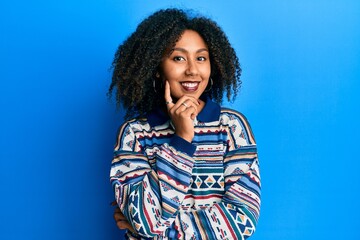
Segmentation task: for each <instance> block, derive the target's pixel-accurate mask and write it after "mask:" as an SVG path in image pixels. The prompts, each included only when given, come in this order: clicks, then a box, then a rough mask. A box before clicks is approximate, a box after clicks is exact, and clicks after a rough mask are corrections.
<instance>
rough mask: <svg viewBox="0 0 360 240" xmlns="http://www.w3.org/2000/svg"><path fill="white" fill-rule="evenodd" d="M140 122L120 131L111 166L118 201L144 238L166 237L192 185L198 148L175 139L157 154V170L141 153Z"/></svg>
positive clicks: (111, 178)
mask: <svg viewBox="0 0 360 240" xmlns="http://www.w3.org/2000/svg"><path fill="white" fill-rule="evenodd" d="M139 126H140V125H139V124H138V123H136V122H132V123H126V124H124V125H123V127H122V128H121V129H120V132H119V137H118V142H117V144H116V146H115V151H114V159H113V161H112V165H111V172H110V180H111V183H112V186H113V188H114V191H115V198H116V200H117V202H118V205H119V207H120V210H121V211H122V212H123V213H124V215H125V216H126V218H127V219H128V220H129V222H130V223H131V225H132V226H133V228H134V229H135V230H136V232H137V233H138V234H140V235H142V236H144V237H154V236H156V235H164V234H165V233H164V232H165V231H166V229H167V228H168V227H169V226H170V225H171V224H172V223H173V221H174V220H175V213H176V212H177V211H178V208H179V207H180V205H181V202H182V201H183V199H184V197H185V194H186V192H187V189H188V187H189V184H190V178H191V172H192V167H193V164H194V160H193V158H192V155H193V153H194V151H195V147H194V146H193V145H192V144H190V143H188V142H187V141H185V140H183V139H181V138H180V137H177V136H173V137H172V139H171V141H170V142H169V144H163V145H161V146H160V147H159V150H158V151H157V152H156V153H154V157H155V158H156V163H155V165H154V167H153V168H151V166H150V164H149V159H148V157H147V156H145V155H144V154H143V153H142V152H141V146H140V145H139V141H138V139H137V137H136V134H135V132H134V129H139Z"/></svg>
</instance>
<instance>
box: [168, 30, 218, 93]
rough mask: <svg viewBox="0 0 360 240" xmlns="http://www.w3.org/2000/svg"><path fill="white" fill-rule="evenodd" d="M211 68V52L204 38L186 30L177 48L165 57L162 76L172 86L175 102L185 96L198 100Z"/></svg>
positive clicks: (204, 87)
mask: <svg viewBox="0 0 360 240" xmlns="http://www.w3.org/2000/svg"><path fill="white" fill-rule="evenodd" d="M210 72H211V66H210V58H209V50H208V47H207V46H206V43H205V42H204V40H203V39H202V37H201V36H200V35H199V34H198V33H197V32H195V31H193V30H185V31H184V33H183V34H182V35H181V38H180V39H179V41H178V42H177V43H176V45H175V47H174V48H172V49H170V50H169V51H168V52H167V53H166V54H165V56H164V57H163V60H162V64H161V75H162V78H163V80H164V81H168V82H169V84H170V90H171V95H172V97H173V99H174V100H177V99H179V98H181V97H182V96H184V95H189V96H192V97H195V98H196V99H198V98H199V97H200V96H201V94H202V93H203V92H204V90H205V89H206V86H207V84H208V81H209V78H210Z"/></svg>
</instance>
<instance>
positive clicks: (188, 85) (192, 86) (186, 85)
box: [181, 82, 200, 92]
mask: <svg viewBox="0 0 360 240" xmlns="http://www.w3.org/2000/svg"><path fill="white" fill-rule="evenodd" d="M199 85H200V82H181V86H182V88H183V89H184V90H185V91H187V92H195V91H196V90H197V89H198V87H199Z"/></svg>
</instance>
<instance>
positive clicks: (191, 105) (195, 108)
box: [174, 100, 198, 116]
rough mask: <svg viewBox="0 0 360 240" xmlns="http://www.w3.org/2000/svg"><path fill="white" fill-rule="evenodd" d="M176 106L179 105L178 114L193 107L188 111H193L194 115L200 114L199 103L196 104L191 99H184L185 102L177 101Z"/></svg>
mask: <svg viewBox="0 0 360 240" xmlns="http://www.w3.org/2000/svg"><path fill="white" fill-rule="evenodd" d="M177 106H178V107H177ZM176 107H177V109H176V111H175V113H176V114H180V113H182V112H185V111H187V110H188V109H189V110H191V109H192V110H191V111H187V112H188V113H189V112H191V113H192V115H194V116H197V114H198V105H197V104H195V103H194V102H192V101H191V100H186V101H184V102H182V103H180V104H178V103H176V104H175V106H174V108H176ZM185 115H187V116H190V115H188V114H185Z"/></svg>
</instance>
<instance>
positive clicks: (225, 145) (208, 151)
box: [110, 108, 261, 239]
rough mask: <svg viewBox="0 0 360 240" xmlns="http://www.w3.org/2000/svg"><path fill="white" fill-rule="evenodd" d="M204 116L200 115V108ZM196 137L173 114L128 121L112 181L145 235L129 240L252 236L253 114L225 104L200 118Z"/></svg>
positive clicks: (255, 181) (256, 180) (255, 184)
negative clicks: (179, 131)
mask: <svg viewBox="0 0 360 240" xmlns="http://www.w3.org/2000/svg"><path fill="white" fill-rule="evenodd" d="M199 115H200V114H199ZM194 130H195V136H194V139H193V141H192V143H188V142H186V141H185V140H183V139H181V138H179V137H177V136H176V135H174V129H173V127H172V124H171V123H170V121H166V122H164V123H163V124H160V125H155V126H151V125H150V124H149V121H148V119H146V118H144V119H133V120H130V121H128V122H126V123H124V124H123V125H122V127H121V128H120V131H119V135H118V139H117V143H116V145H115V151H114V158H113V161H112V165H111V171H110V180H111V183H112V185H113V188H114V192H115V198H116V200H117V202H118V205H119V207H120V209H121V211H122V212H123V213H124V215H125V216H126V218H127V219H128V220H129V222H130V223H131V224H132V225H133V227H134V229H135V230H136V231H137V234H132V233H130V232H128V233H127V238H128V239H171V238H175V239H245V238H247V237H249V236H251V235H252V234H253V233H254V231H255V229H256V224H257V221H258V218H259V212H260V192H261V190H260V189H261V184H260V172H259V161H258V158H257V149H256V144H255V140H254V137H253V134H252V131H251V128H250V126H249V124H248V122H247V120H246V118H245V117H244V116H243V115H242V114H240V113H238V112H236V111H233V110H230V109H225V108H223V109H221V112H220V113H219V115H218V120H216V121H210V122H202V121H197V122H196V121H195V125H194Z"/></svg>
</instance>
